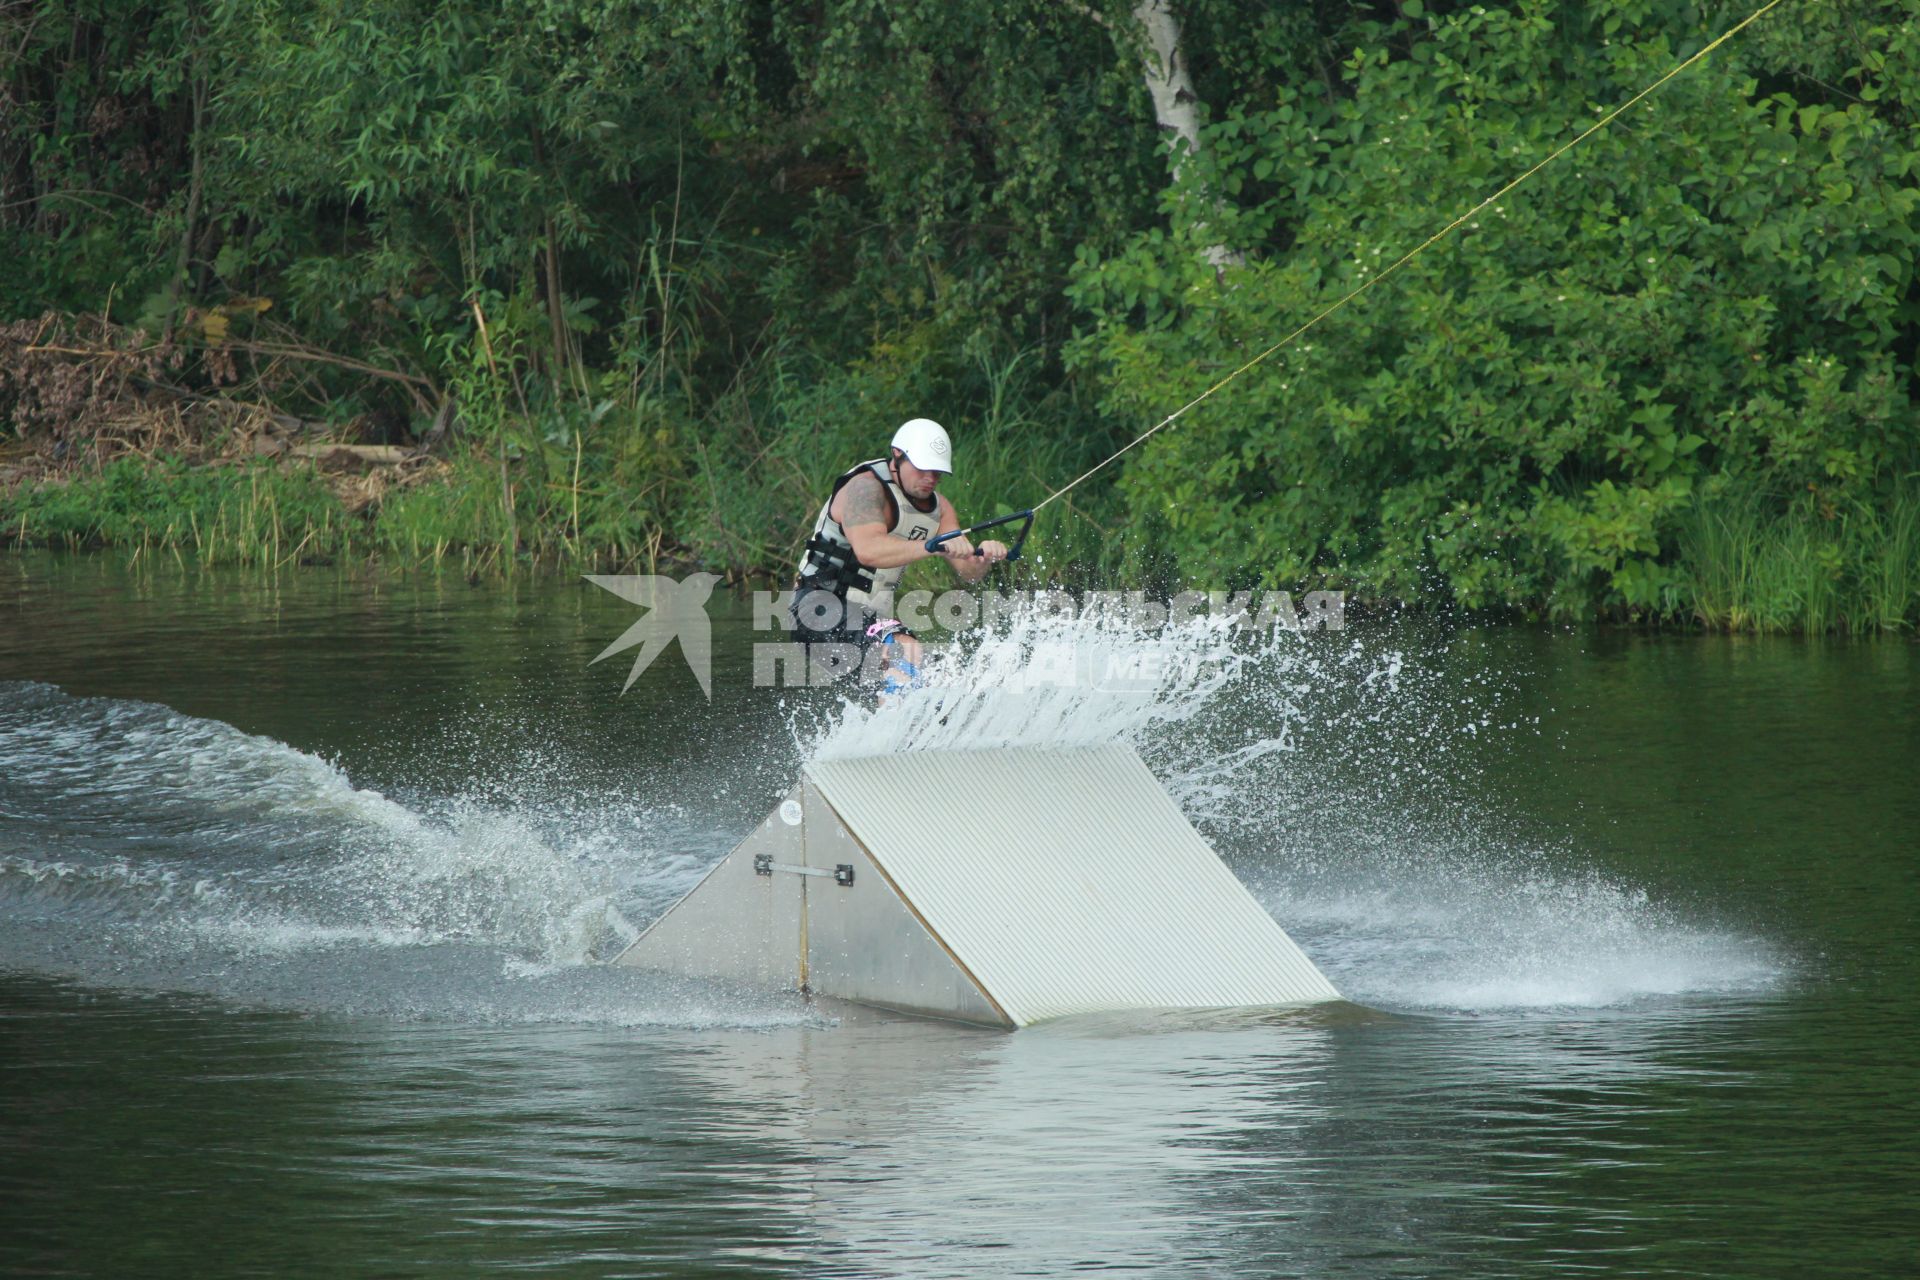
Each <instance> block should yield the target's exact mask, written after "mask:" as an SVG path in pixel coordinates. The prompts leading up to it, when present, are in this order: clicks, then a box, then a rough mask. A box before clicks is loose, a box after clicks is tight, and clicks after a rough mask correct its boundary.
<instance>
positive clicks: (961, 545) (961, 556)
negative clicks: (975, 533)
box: [940, 538, 1007, 564]
mask: <svg viewBox="0 0 1920 1280" xmlns="http://www.w3.org/2000/svg"><path fill="white" fill-rule="evenodd" d="M940 554H941V555H943V556H948V557H950V558H952V559H954V560H972V559H974V558H976V557H978V558H979V559H982V560H985V561H986V562H987V563H988V564H998V563H999V562H1000V561H1002V560H1005V559H1006V558H1007V544H1006V543H1004V542H993V541H987V542H983V543H981V544H980V545H979V546H977V547H976V546H974V545H973V544H972V543H971V542H968V541H967V540H966V539H965V538H953V539H950V540H948V541H946V542H943V543H941V544H940Z"/></svg>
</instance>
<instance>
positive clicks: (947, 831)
mask: <svg viewBox="0 0 1920 1280" xmlns="http://www.w3.org/2000/svg"><path fill="white" fill-rule="evenodd" d="M806 772H807V775H808V777H809V779H810V780H811V781H812V782H813V783H814V785H815V786H816V787H817V788H818V790H819V795H820V796H821V797H822V798H823V799H824V800H825V801H826V802H827V804H828V805H829V806H831V808H832V809H833V811H834V813H835V814H837V815H838V816H839V818H840V820H841V821H842V822H844V823H845V824H846V826H847V828H848V829H849V830H850V831H851V832H852V834H853V835H854V836H855V837H856V838H857V839H858V840H859V842H860V843H861V845H863V846H864V847H865V848H866V850H867V851H868V852H869V853H870V854H871V856H872V860H873V863H874V864H875V866H876V867H877V868H878V870H879V871H880V872H881V874H883V875H884V876H885V877H886V878H887V880H888V881H889V882H890V883H891V884H892V885H893V887H894V888H895V889H896V890H897V891H898V893H899V895H900V897H901V898H902V899H904V900H905V901H906V902H907V903H908V904H910V905H911V907H912V909H913V911H914V913H915V914H916V915H917V916H918V917H919V919H920V920H921V921H922V922H923V923H924V924H925V926H926V928H927V930H928V931H929V932H930V933H931V934H932V935H933V936H934V937H935V938H936V939H937V940H938V941H939V942H940V943H941V944H942V945H943V946H944V947H945V948H946V950H947V951H948V952H949V953H950V954H952V955H953V956H954V957H955V958H956V959H957V960H958V961H959V962H960V963H962V964H964V965H965V966H966V968H967V970H968V971H969V972H970V974H971V975H972V977H973V978H974V979H975V980H977V981H978V983H979V985H980V987H981V988H982V989H983V991H984V992H985V994H986V995H987V996H988V997H989V998H990V999H991V1000H992V1001H993V1002H994V1004H996V1005H997V1006H998V1007H999V1008H1000V1009H1001V1010H1003V1011H1004V1012H1005V1014H1006V1016H1007V1017H1008V1019H1009V1020H1010V1021H1011V1022H1012V1023H1013V1024H1014V1025H1015V1026H1025V1025H1028V1024H1031V1023H1035V1022H1041V1021H1044V1020H1046V1019H1049V1018H1058V1017H1063V1016H1065V1015H1068V1014H1075V1013H1088V1012H1094V1011H1100V1010H1113V1009H1146V1008H1227V1007H1235V1006H1251V1005H1286V1004H1306V1003H1316V1002H1320V1001H1326V1000H1337V999H1339V998H1340V995H1339V993H1338V992H1337V991H1335V990H1334V989H1333V984H1332V983H1330V982H1328V981H1327V979H1326V978H1325V976H1323V975H1322V974H1321V973H1320V971H1319V970H1318V969H1316V968H1315V967H1314V965H1313V962H1312V961H1310V960H1308V959H1307V957H1306V956H1305V955H1304V954H1302V952H1301V951H1300V948H1299V947H1297V946H1295V945H1294V943H1293V940H1292V939H1291V938H1289V937H1287V935H1286V933H1285V932H1284V931H1282V930H1281V928H1280V926H1279V925H1277V924H1275V923H1274V921H1273V918H1272V917H1271V916H1269V915H1268V914H1267V913H1266V911H1265V910H1264V909H1262V908H1261V906H1260V904H1259V903H1257V902H1255V901H1254V899H1253V895H1252V894H1250V893H1248V892H1247V890H1246V888H1245V886H1243V885H1242V884H1241V883H1240V882H1239V880H1237V879H1235V878H1234V875H1233V873H1232V872H1231V871H1229V870H1228V869H1227V868H1226V866H1225V865H1224V864H1223V863H1222V862H1221V861H1220V859H1219V856H1218V855H1217V854H1215V853H1214V851H1213V849H1212V848H1211V847H1210V846H1209V845H1208V844H1207V842H1206V841H1205V840H1204V839H1202V838H1201V836H1200V833H1199V832H1197V831H1195V830H1194V829H1193V826H1192V824H1190V823H1189V822H1188V821H1187V820H1186V816H1185V815H1184V814H1182V813H1181V812H1180V809H1179V806H1177V805H1176V804H1175V803H1174V802H1173V798H1172V797H1171V796H1169V795H1168V794H1167V793H1166V791H1165V790H1164V789H1163V788H1162V787H1161V786H1160V783H1159V780H1158V779H1156V778H1155V777H1154V776H1153V774H1152V773H1151V772H1150V771H1149V770H1148V769H1147V767H1146V765H1145V764H1144V763H1143V762H1142V761H1141V759H1140V757H1139V756H1138V755H1136V754H1135V753H1134V752H1133V750H1132V749H1131V748H1128V747H1095V748H1077V749H1047V750H1040V749H1010V750H994V751H977V752H941V753H934V752H907V753H901V754H897V755H890V756H877V757H872V758H866V759H853V760H830V761H814V762H813V763H810V764H809V765H807V767H806Z"/></svg>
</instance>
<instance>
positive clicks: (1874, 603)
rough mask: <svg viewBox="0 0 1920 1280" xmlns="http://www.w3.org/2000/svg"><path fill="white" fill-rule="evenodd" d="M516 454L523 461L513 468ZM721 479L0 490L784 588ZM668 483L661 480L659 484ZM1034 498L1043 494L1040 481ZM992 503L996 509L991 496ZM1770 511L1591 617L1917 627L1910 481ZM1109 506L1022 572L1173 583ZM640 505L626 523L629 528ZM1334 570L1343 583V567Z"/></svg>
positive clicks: (160, 538)
mask: <svg viewBox="0 0 1920 1280" xmlns="http://www.w3.org/2000/svg"><path fill="white" fill-rule="evenodd" d="M849 456H851V455H849ZM980 466H981V470H982V472H983V474H982V475H981V477H980V479H979V480H978V481H977V482H976V483H975V484H974V485H973V486H971V487H972V489H973V490H974V491H976V492H979V493H991V492H994V491H995V489H996V486H999V485H1006V486H1008V487H1010V488H1016V489H1017V488H1018V486H1019V483H1020V481H1021V480H1022V479H1023V478H1024V479H1027V480H1028V481H1029V482H1031V475H1027V476H1025V477H1023V476H1020V475H1016V474H1014V473H1013V471H1011V470H1010V469H1009V468H1007V467H1006V465H1005V463H1004V460H1001V461H998V462H996V461H995V460H994V459H993V457H992V455H991V454H990V453H989V454H986V455H985V456H983V458H982V459H981V463H980ZM513 471H514V464H512V463H510V464H509V484H511V483H512V482H513V481H512V477H513ZM719 479H720V477H719V476H717V475H713V474H706V473H697V474H696V476H695V477H694V480H695V481H697V483H694V482H688V483H685V484H683V485H682V486H681V487H680V491H679V492H678V493H677V494H672V495H671V496H672V497H675V498H677V499H678V500H679V502H680V503H682V504H684V505H683V506H681V508H680V512H679V517H678V518H679V520H680V522H681V523H682V524H684V526H685V532H684V536H674V535H672V534H671V533H670V532H669V530H670V529H671V528H672V527H674V526H672V525H670V524H668V523H657V524H647V523H644V520H635V519H634V515H633V513H634V511H635V510H636V508H637V507H638V506H639V505H640V504H639V503H637V502H635V501H634V500H633V499H632V498H631V497H629V496H627V495H624V494H622V493H619V492H617V491H615V490H612V489H610V488H608V487H606V486H603V485H599V484H593V483H585V482H583V483H582V484H581V485H580V486H579V488H578V490H577V492H576V490H575V489H574V488H573V486H572V485H571V484H569V485H568V486H566V487H565V488H563V489H562V490H561V492H560V500H559V501H558V502H549V503H546V504H544V505H543V506H534V505H533V504H531V503H530V504H528V507H527V509H526V510H525V511H523V512H520V513H518V515H517V517H516V518H515V519H513V520H511V521H510V520H509V517H508V515H507V510H506V506H505V502H504V499H503V494H502V489H501V477H500V469H499V466H498V462H497V460H496V459H493V458H489V457H485V456H478V455H471V456H467V457H464V458H459V459H455V460H451V461H445V460H437V459H432V458H422V459H419V460H417V461H412V462H407V463H400V464H393V465H387V466H367V465H365V464H362V463H358V462H356V460H354V459H353V458H352V456H351V455H347V454H344V453H343V454H341V455H339V458H338V460H337V461H334V460H330V459H329V458H328V457H327V455H324V454H322V455H321V456H319V457H318V458H315V459H300V460H297V461H279V460H274V459H257V458H256V459H229V460H216V461H206V462H200V463H197V464H190V463H188V462H186V461H183V460H182V459H181V458H179V457H178V456H174V457H161V458H157V459H152V460H147V459H138V458H124V457H123V458H120V459H118V460H115V461H113V462H110V463H107V464H105V465H103V466H99V467H97V468H81V469H75V470H72V471H69V472H66V473H63V474H61V475H58V476H41V477H39V478H38V479H36V480H32V481H21V480H16V481H15V483H14V485H13V487H12V488H11V489H9V490H5V491H0V522H4V523H3V524H0V530H3V531H4V532H0V545H7V544H10V545H15V546H58V547H66V548H71V549H81V548H103V549H107V550H111V551H115V552H119V553H127V552H131V553H132V554H133V555H135V556H147V555H166V556H184V557H191V558H193V559H197V560H199V561H202V562H205V563H210V564H241V565H251V566H259V567H266V568H273V569H287V568H289V567H291V566H297V565H314V564H330V563H336V562H342V561H376V562H380V563H383V564H386V565H390V566H396V567H431V568H437V569H439V568H450V569H457V570H459V571H461V572H465V573H470V574H477V575H483V576H495V575H499V574H504V573H510V572H532V573H549V572H555V573H576V572H640V573H654V572H662V573H671V572H678V571H684V570H689V569H694V568H701V569H706V570H709V571H712V572H717V573H720V574H721V575H722V576H723V577H724V578H726V579H727V580H728V581H731V582H733V583H735V584H739V585H745V584H754V585H785V581H786V577H787V574H788V570H789V566H788V564H787V561H788V559H789V558H790V557H791V555H792V549H791V546H783V545H780V543H779V541H778V538H777V537H775V536H770V535H763V536H755V535H754V534H753V533H748V532H737V530H742V529H748V530H751V529H754V528H755V527H756V526H753V525H750V524H744V523H737V522H744V521H750V520H757V519H763V518H765V513H767V512H768V511H769V509H770V506H771V504H772V503H773V502H775V501H777V500H779V499H782V498H786V497H792V498H793V499H794V502H795V505H794V506H793V507H792V508H791V509H790V510H788V511H786V512H785V513H784V515H782V516H781V517H780V518H779V522H777V523H776V527H778V528H784V529H786V530H787V531H788V532H789V533H790V534H791V542H792V543H793V544H795V545H797V542H798V540H799V538H800V536H801V534H802V533H803V531H804V530H803V525H804V521H805V519H806V518H810V513H811V511H812V509H813V507H812V497H811V492H810V491H807V490H804V489H802V488H801V487H800V486H799V484H798V483H797V482H796V483H794V484H791V485H780V484H772V485H770V484H767V483H765V482H764V481H763V482H761V483H758V484H751V485H747V486H745V487H744V488H743V489H742V490H741V491H739V492H730V491H728V490H727V489H725V488H724V487H721V486H720V485H719V484H718V481H719ZM708 482H713V483H712V487H708ZM957 487H958V486H956V488H957ZM668 493H669V490H668V489H667V487H665V486H663V492H662V496H663V497H666V496H668ZM1023 497H1026V498H1027V499H1028V500H1031V492H1029V493H1028V494H1023ZM576 500H577V502H578V506H577V507H576V506H575V502H576ZM963 501H964V499H963ZM978 509H979V510H980V511H981V513H982V514H983V515H984V514H985V513H986V511H987V510H988V509H989V508H987V507H980V508H978ZM1773 511H1774V504H1773V503H1771V502H1769V501H1768V500H1767V499H1766V498H1765V496H1764V495H1758V494H1754V493H1736V494H1730V495H1727V496H1725V497H1724V498H1722V499H1721V500H1719V501H1718V502H1716V503H1712V504H1705V503H1703V504H1702V505H1701V506H1700V507H1698V508H1696V509H1694V510H1692V511H1690V512H1689V513H1688V515H1687V516H1686V517H1685V519H1684V520H1683V521H1682V522H1681V524H1680V527H1679V532H1678V535H1677V542H1676V558H1675V563H1674V566H1673V574H1672V579H1671V581H1670V583H1669V585H1668V586H1667V587H1666V589H1665V591H1664V593H1663V605H1662V607H1661V608H1659V609H1653V610H1638V611H1632V612H1629V611H1626V610H1615V611H1607V610H1604V609H1600V610H1596V611H1595V615H1594V616H1597V617H1601V618H1608V619H1612V620H1614V621H1633V622H1638V623H1642V624H1647V625H1660V626H1667V625H1679V626H1697V627H1703V628H1706V629H1709V630H1720V631H1750V632H1784V633H1802V634H1809V635H1813V634H1822V633H1832V632H1839V633H1849V634H1869V633H1876V632H1906V633H1912V632H1914V631H1915V630H1916V624H1920V494H1917V493H1916V492H1915V491H1912V490H1909V491H1906V492H1903V493H1900V494H1897V495H1895V496H1894V497H1893V499H1892V500H1891V503H1890V505H1889V506H1888V507H1887V508H1886V509H1885V510H1875V509H1872V508H1865V509H1858V510H1852V511H1834V512H1831V513H1830V514H1828V513H1820V512H1817V511H1810V512H1804V513H1801V514H1798V515H1795V516H1792V517H1789V518H1785V519H1781V518H1778V517H1776V516H1775V515H1774V514H1773ZM1111 519H1112V516H1111V514H1110V513H1108V512H1101V511H1097V510H1096V511H1093V512H1088V511H1086V510H1084V509H1082V508H1069V507H1061V508H1055V509H1053V510H1051V511H1049V512H1048V513H1047V514H1046V515H1045V516H1043V517H1042V519H1041V520H1040V522H1038V523H1037V525H1036V527H1035V531H1034V535H1033V539H1032V541H1031V543H1030V551H1031V553H1032V554H1031V560H1030V563H1029V565H1028V566H1027V568H1026V569H1025V570H1024V571H1023V572H1022V573H1021V574H1020V575H1019V577H1020V579H1021V580H1023V581H1026V582H1030V583H1040V582H1049V583H1059V584H1063V585H1081V586H1085V585H1089V584H1092V583H1109V584H1111V583H1122V584H1126V585H1139V584H1140V583H1141V582H1142V581H1149V580H1151V581H1158V582H1159V583H1160V585H1161V586H1163V587H1164V586H1167V585H1170V583H1171V581H1172V580H1170V579H1168V578H1166V577H1165V576H1164V575H1160V576H1158V577H1156V575H1155V565H1154V563H1153V561H1152V559H1151V557H1150V556H1147V555H1143V554H1142V548H1141V547H1140V546H1138V545H1137V544H1132V543H1128V542H1127V541H1125V540H1124V539H1114V538H1112V537H1110V534H1109V531H1108V529H1107V528H1106V527H1105V525H1104V523H1103V521H1106V520H1111ZM627 521H631V522H632V524H631V531H630V532H628V533H626V534H625V535H624V536H622V535H621V534H620V533H619V532H618V531H619V530H620V529H621V528H622V524H623V522H627ZM730 524H732V526H733V528H734V530H736V531H735V532H730V531H729V526H730ZM609 530H612V531H615V532H614V533H613V535H612V536H607V531H609ZM1325 581H1326V583H1327V584H1329V585H1334V586H1336V587H1337V586H1340V585H1342V580H1341V579H1340V578H1339V577H1338V576H1337V575H1329V576H1328V577H1327V578H1326V579H1325ZM1186 584H1187V585H1195V586H1202V587H1206V586H1218V585H1219V583H1217V582H1212V581H1210V580H1208V579H1207V578H1205V577H1204V576H1201V575H1187V577H1186ZM1345 585H1347V586H1348V587H1349V589H1355V588H1357V593H1358V594H1360V595H1362V596H1365V595H1369V594H1375V593H1370V592H1369V591H1368V589H1367V588H1366V586H1365V584H1364V583H1360V584H1355V583H1351V582H1349V583H1346V584H1345ZM1434 599H1436V598H1429V600H1428V601H1427V602H1428V603H1432V602H1434ZM1413 603H1420V601H1418V600H1416V601H1413ZM1520 612H1522V613H1524V614H1528V615H1531V616H1538V617H1546V616H1549V615H1550V614H1551V612H1552V609H1551V606H1550V604H1549V603H1548V602H1545V601H1535V602H1531V604H1530V605H1522V606H1521V608H1520Z"/></svg>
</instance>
